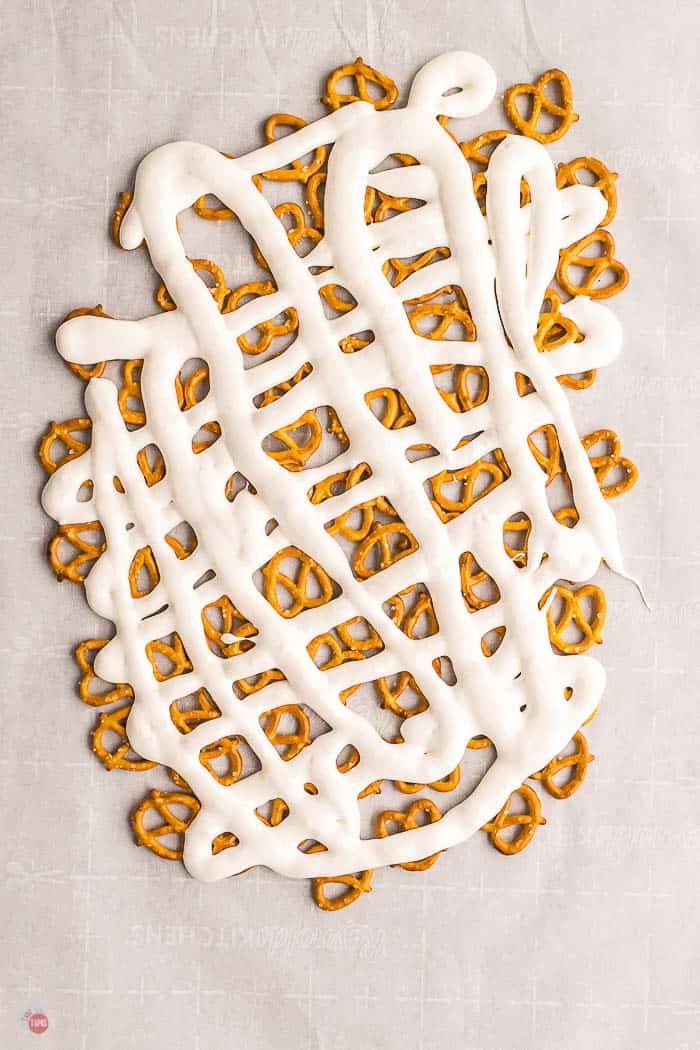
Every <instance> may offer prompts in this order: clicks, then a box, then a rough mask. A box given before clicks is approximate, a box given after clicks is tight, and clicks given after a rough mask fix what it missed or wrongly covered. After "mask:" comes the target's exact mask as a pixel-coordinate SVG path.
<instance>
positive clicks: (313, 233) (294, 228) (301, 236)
mask: <svg viewBox="0 0 700 1050" xmlns="http://www.w3.org/2000/svg"><path fill="white" fill-rule="evenodd" d="M293 163H295V164H296V163H297V161H294V162H293ZM273 211H274V213H275V215H276V216H277V218H278V219H279V220H280V222H281V223H282V225H283V226H284V228H285V231H286V233H287V240H288V241H289V243H290V244H291V246H292V248H294V250H295V251H296V250H297V249H298V247H299V245H302V244H303V243H304V241H307V242H310V248H313V246H314V245H316V244H318V242H319V241H320V240H321V237H322V234H321V232H320V230H317V229H316V228H315V227H314V226H309V225H308V224H307V222H306V216H305V215H304V209H303V208H302V207H301V205H300V204H296V203H295V202H294V201H286V202H285V203H284V204H278V205H277V206H276V207H275V208H273ZM287 217H290V218H291V220H292V221H291V225H290V226H286V225H285V224H284V221H283V220H284V219H285V218H287ZM310 248H309V249H307V250H310ZM299 254H302V253H301V252H300V253H299ZM253 258H254V259H255V261H256V263H257V264H258V266H259V267H260V268H261V269H263V270H269V269H270V267H269V266H268V263H267V260H266V259H265V257H264V255H263V254H262V252H261V251H260V249H259V248H258V246H257V244H254V245H253Z"/></svg>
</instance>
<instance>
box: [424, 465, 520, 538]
mask: <svg viewBox="0 0 700 1050" xmlns="http://www.w3.org/2000/svg"><path fill="white" fill-rule="evenodd" d="M492 455H493V462H489V460H487V459H478V460H477V461H476V462H475V463H470V464H469V466H468V467H459V468H458V469H457V470H441V471H440V472H439V473H438V474H435V475H434V476H433V477H432V478H429V479H428V480H429V482H430V489H431V496H430V505H431V506H432V508H433V510H434V511H435V513H436V514H437V516H438V517H439V519H440V521H442V522H448V521H452V519H453V518H457V517H459V515H460V514H463V513H464V512H465V511H466V510H468V509H469V508H470V507H471V506H473V504H474V503H476V502H477V501H478V500H480V499H483V498H484V496H487V495H488V494H489V493H490V492H493V490H494V489H495V488H496V487H497V486H498V485H501V484H502V483H503V482H504V481H505V480H506V479H507V478H508V477H510V467H509V466H508V464H507V463H506V460H505V457H504V455H503V450H502V449H500V448H496V449H494V450H493V453H492ZM484 475H485V476H486V477H488V478H489V481H488V482H487V483H486V485H485V486H484V488H482V489H481V490H480V491H479V492H477V491H475V489H476V484H477V481H480V480H483V476H484ZM455 481H457V482H460V484H461V486H462V491H461V495H460V497H459V498H458V499H452V498H451V497H450V496H448V495H447V493H446V492H444V491H443V487H444V486H445V485H451V484H452V483H453V482H455Z"/></svg>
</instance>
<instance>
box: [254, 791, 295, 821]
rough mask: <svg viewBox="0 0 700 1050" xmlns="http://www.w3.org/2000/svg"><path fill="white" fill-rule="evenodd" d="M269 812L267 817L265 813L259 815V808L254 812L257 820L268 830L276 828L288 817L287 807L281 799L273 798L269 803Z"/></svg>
mask: <svg viewBox="0 0 700 1050" xmlns="http://www.w3.org/2000/svg"><path fill="white" fill-rule="evenodd" d="M269 806H270V812H269V816H267V815H266V814H265V813H261V812H260V811H261V808H262V807H261V806H258V808H257V809H256V810H255V816H256V817H257V818H258V820H260V821H262V823H263V824H265V826H266V827H268V828H276V827H277V826H278V825H279V824H281V823H282V821H283V820H286V818H287V817H288V816H289V806H288V805H287V803H286V802H285V801H284V799H283V798H273V799H270V802H269Z"/></svg>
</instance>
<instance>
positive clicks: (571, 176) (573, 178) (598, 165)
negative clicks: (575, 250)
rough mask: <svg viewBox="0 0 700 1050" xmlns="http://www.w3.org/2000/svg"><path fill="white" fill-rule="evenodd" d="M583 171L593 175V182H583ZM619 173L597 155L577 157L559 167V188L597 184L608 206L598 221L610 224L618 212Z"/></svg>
mask: <svg viewBox="0 0 700 1050" xmlns="http://www.w3.org/2000/svg"><path fill="white" fill-rule="evenodd" d="M581 172H589V173H590V174H591V175H593V182H582V181H581V180H580V179H579V174H580V173H581ZM616 181H617V175H616V173H615V172H614V171H610V169H609V168H608V167H607V166H606V165H605V164H603V162H602V160H598V158H597V157H576V159H575V160H570V161H568V162H567V163H566V164H559V165H558V167H557V188H558V189H560V190H561V189H564V188H565V187H566V186H595V188H596V189H597V190H600V192H601V193H602V194H603V196H604V197H605V200H606V202H607V205H608V208H607V211H606V212H605V215H604V216H603V218H602V219H601V220H600V222H599V223H598V225H599V226H608V225H609V223H611V222H612V220H613V219H614V218H615V213H616V212H617V187H616V185H615V183H616Z"/></svg>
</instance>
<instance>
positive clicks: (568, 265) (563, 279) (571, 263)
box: [557, 229, 630, 299]
mask: <svg viewBox="0 0 700 1050" xmlns="http://www.w3.org/2000/svg"><path fill="white" fill-rule="evenodd" d="M591 245H595V246H596V247H598V248H600V249H601V251H600V254H599V255H594V256H591V255H585V254H584V253H585V251H586V249H587V248H590V247H591ZM572 267H577V268H579V269H582V270H584V271H585V276H583V277H582V279H581V280H580V281H578V280H577V278H576V275H575V274H574V273H572ZM606 274H609V275H610V276H611V277H612V280H611V281H610V283H609V284H604V285H596V281H597V280H598V278H599V277H602V276H604V275H606ZM629 279H630V278H629V272H628V270H627V267H626V266H625V265H624V263H621V262H620V261H619V259H616V258H615V240H614V238H613V236H612V234H611V233H609V232H608V231H607V230H600V229H598V230H593V231H592V232H591V233H587V234H586V236H585V237H582V238H581V240H580V241H576V243H575V244H570V245H569V246H568V248H564V249H563V251H562V252H560V254H559V265H558V266H557V281H558V282H559V284H560V285H561V287H562V288H563V289H564V291H565V292H567V293H568V294H569V295H587V296H589V297H590V298H591V299H609V298H610V297H611V296H613V295H617V294H618V292H621V291H622V289H623V288H626V287H627V284H628V283H629Z"/></svg>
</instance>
